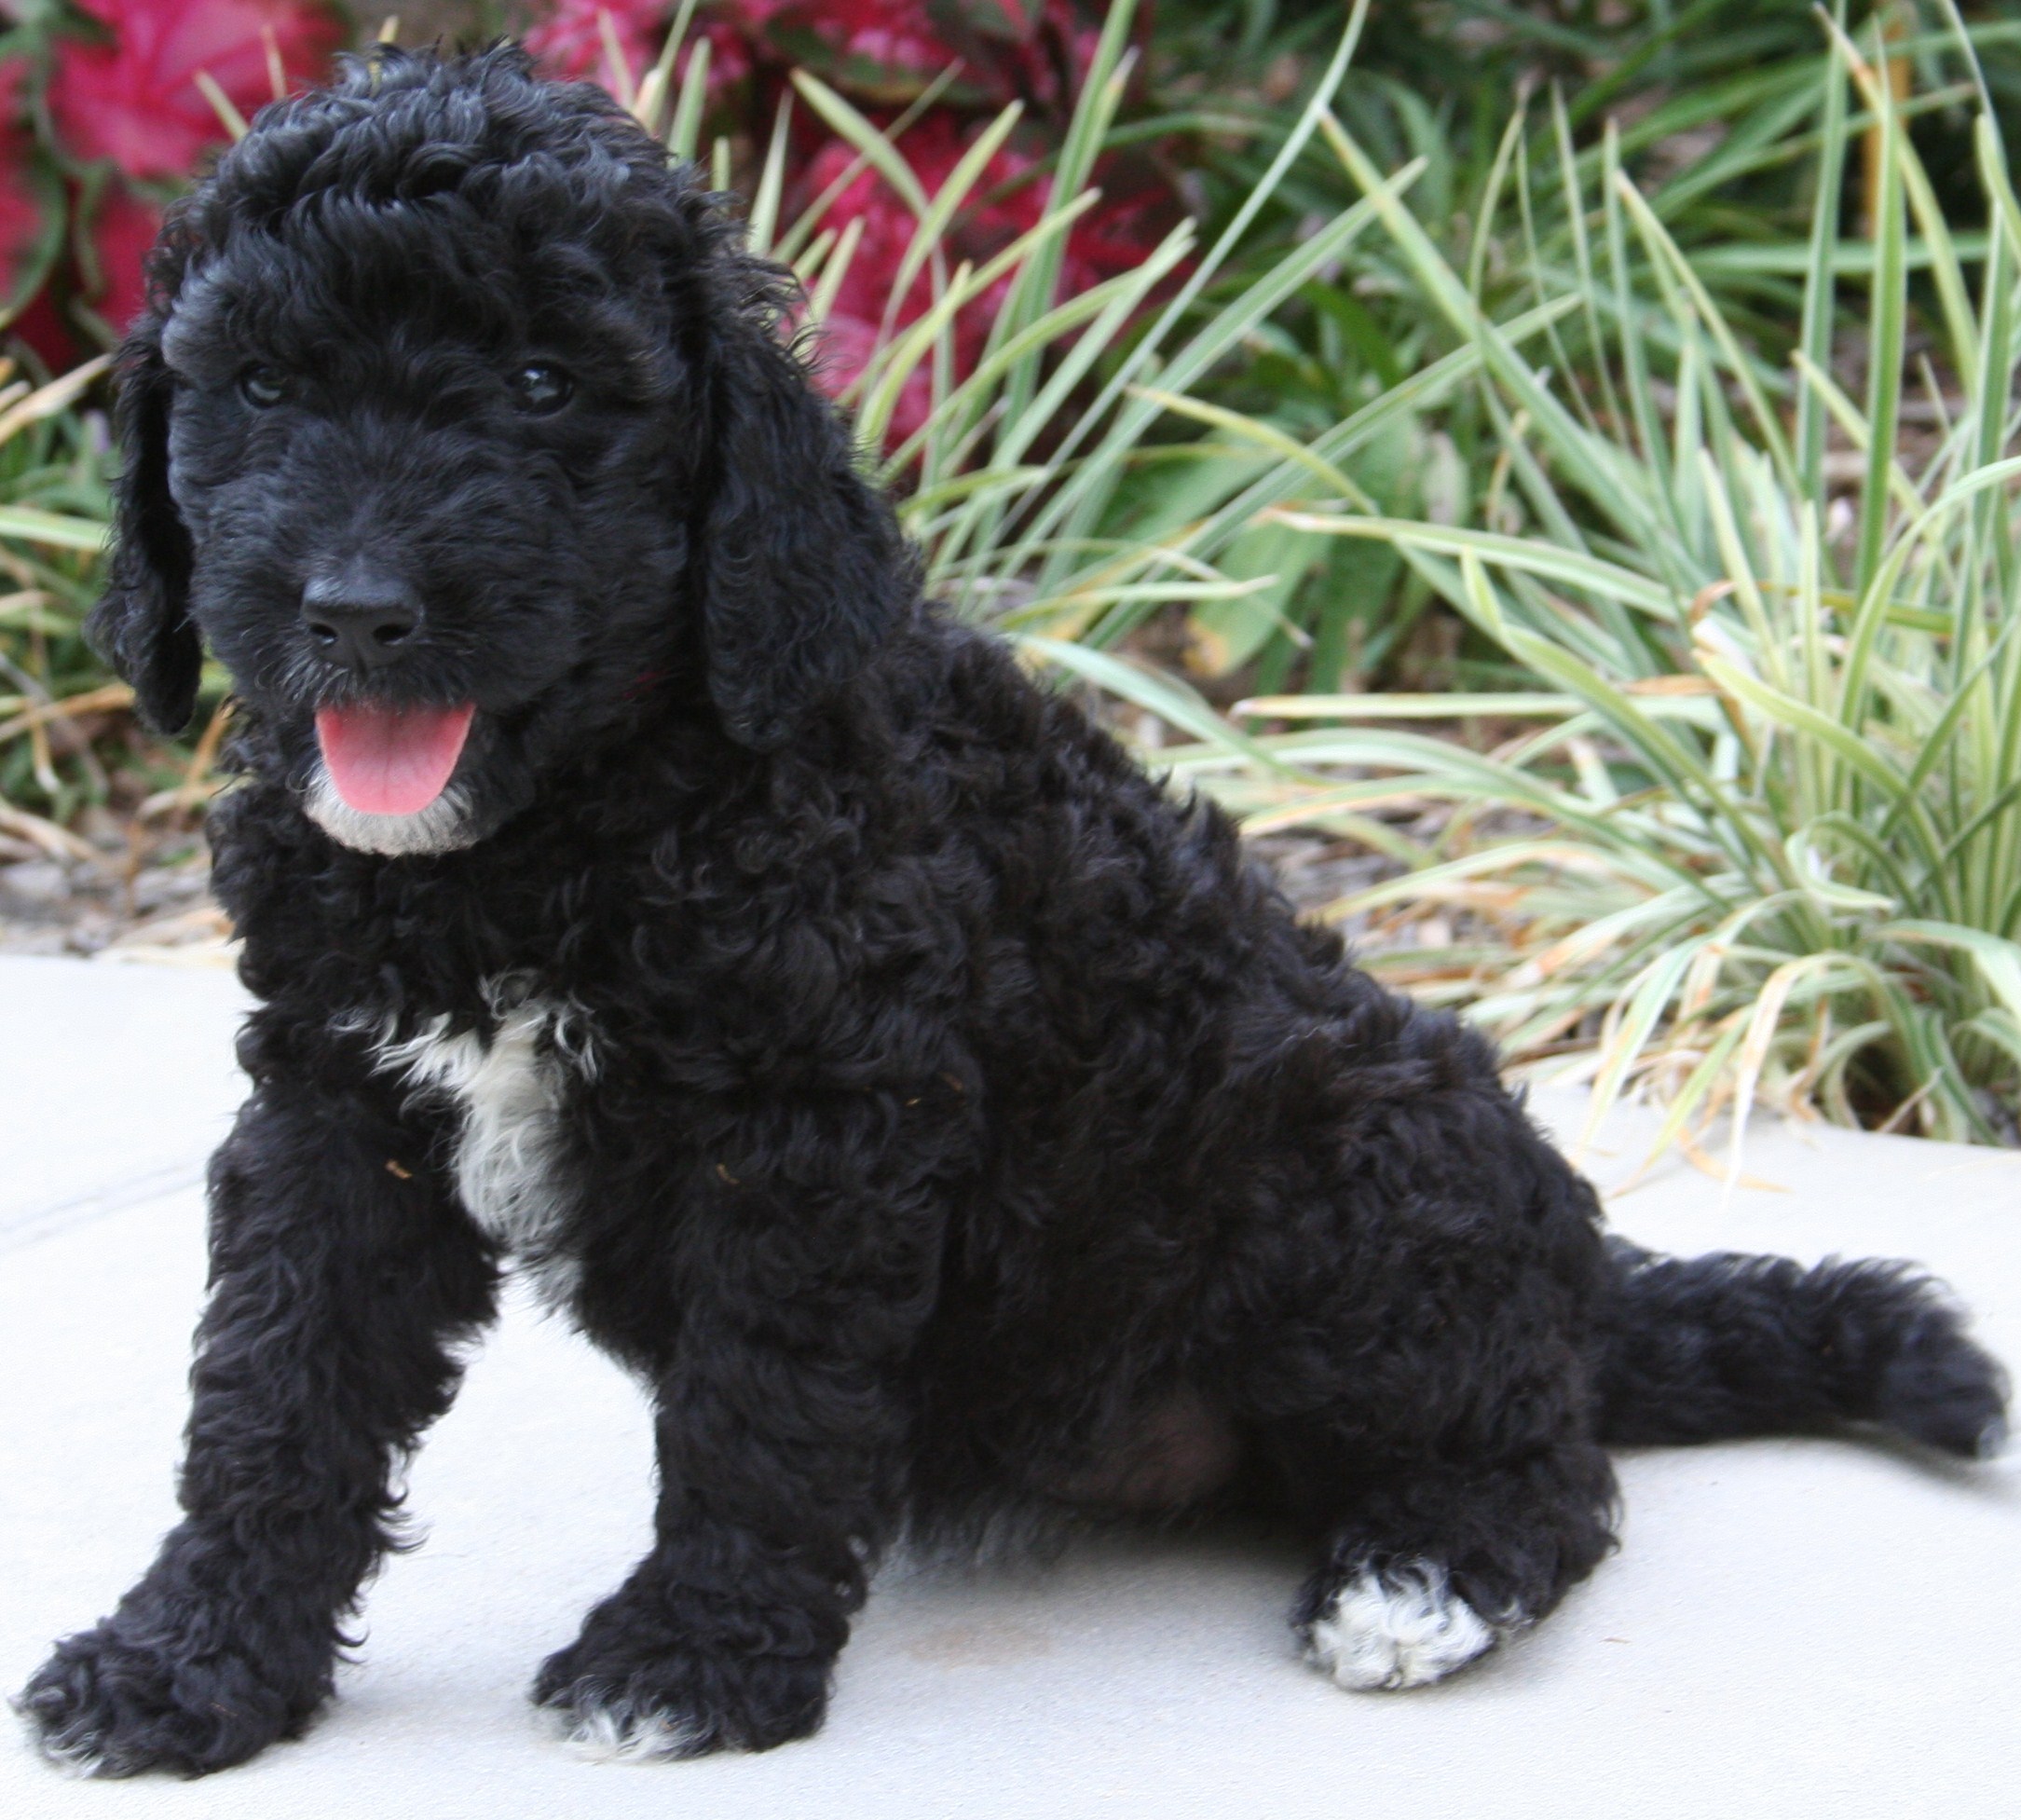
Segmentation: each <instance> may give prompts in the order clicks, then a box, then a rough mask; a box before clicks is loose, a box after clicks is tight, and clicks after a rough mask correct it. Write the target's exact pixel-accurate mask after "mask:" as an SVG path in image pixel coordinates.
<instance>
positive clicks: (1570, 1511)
mask: <svg viewBox="0 0 2021 1820" xmlns="http://www.w3.org/2000/svg"><path fill="white" fill-rule="evenodd" d="M1357 1476H1358V1477H1359V1479H1360V1481H1361V1483H1360V1484H1359V1485H1358V1486H1357V1487H1356V1488H1355V1491H1354V1493H1353V1495H1352V1497H1351V1499H1350V1504H1351V1508H1350V1509H1349V1510H1348V1511H1347V1512H1345V1513H1344V1514H1342V1515H1340V1516H1339V1517H1338V1518H1337V1520H1336V1521H1335V1522H1334V1523H1333V1525H1332V1526H1331V1533H1330V1534H1329V1535H1328V1537H1327V1540H1326V1544H1325V1554H1324V1556H1323V1558H1322V1559H1321V1562H1320V1564H1319V1566H1318V1568H1317V1569H1316V1570H1315V1571H1314V1573H1313V1575H1312V1577H1311V1579H1310V1580H1308V1581H1306V1583H1305V1586H1304V1591H1303V1592H1302V1593H1301V1594H1300V1595H1299V1600H1298V1603H1297V1606H1296V1608H1294V1610H1293V1612H1292V1625H1293V1628H1294V1629H1295V1630H1296V1631H1297V1633H1298V1635H1299V1637H1300V1639H1301V1640H1302V1641H1303V1642H1304V1646H1305V1654H1306V1659H1307V1660H1308V1661H1309V1662H1310V1663H1312V1664H1313V1665H1314V1666H1315V1667H1317V1668H1318V1669H1319V1670H1320V1671H1321V1672H1322V1673H1324V1674H1326V1675H1329V1676H1331V1677H1332V1678H1333V1679H1334V1680H1335V1681H1337V1682H1338V1683H1339V1684H1340V1685H1341V1686H1342V1687H1344V1688H1353V1689H1375V1688H1409V1687H1418V1686H1422V1685H1423V1684H1425V1683H1426V1682H1429V1681H1436V1680H1439V1679H1441V1677H1442V1676H1446V1675H1449V1674H1451V1673H1452V1672H1453V1671H1454V1669H1456V1668H1460V1667H1462V1666H1464V1665H1465V1664H1466V1663H1469V1662H1471V1661H1473V1660H1474V1659H1475V1658H1476V1657H1478V1656H1481V1655H1484V1654H1485V1653H1486V1652H1487V1651H1488V1650H1489V1649H1493V1648H1494V1647H1495V1644H1496V1643H1498V1642H1500V1641H1501V1640H1502V1639H1503V1638H1504V1637H1507V1636H1509V1635H1514V1634H1515V1633H1516V1632H1518V1631H1521V1630H1523V1629H1524V1628H1525V1627H1527V1626H1528V1625H1530V1624H1533V1623H1535V1622H1536V1621H1537V1620H1538V1619H1540V1618H1542V1617H1544V1616H1545V1615H1546V1614H1547V1613H1549V1612H1550V1610H1551V1609H1552V1608H1553V1607H1555V1606H1556V1605H1557V1603H1558V1601H1559V1600H1560V1599H1561V1598H1562V1597H1563V1596H1564V1593H1565V1591H1566V1589H1567V1588H1568V1587H1570V1586H1572V1585H1573V1584H1575V1583H1576V1582H1577V1581H1580V1580H1582V1579H1584V1578H1585V1576H1586V1575H1587V1574H1588V1573H1589V1572H1591V1569H1592V1567H1593V1566H1594V1564H1595V1563H1596V1562H1597V1561H1598V1560H1599V1559H1600V1557H1601V1556H1602V1555H1603V1554H1604V1553H1605V1552H1606V1551H1607V1549H1608V1547H1609V1546H1610V1544H1611V1542H1612V1535H1611V1533H1610V1529H1609V1525H1608V1516H1609V1512H1610V1507H1611V1503H1612V1499H1613V1493H1614V1477H1613V1473H1612V1471H1611V1470H1610V1469H1609V1467H1608V1464H1607V1459H1606V1456H1605V1454H1604V1453H1602V1452H1601V1450H1600V1449H1599V1447H1598V1446H1596V1445H1594V1444H1591V1442H1584V1441H1577V1440H1568V1441H1565V1442H1563V1443H1560V1444H1557V1445H1555V1446H1550V1447H1546V1448H1542V1449H1539V1450H1538V1451H1536V1452H1535V1453H1533V1454H1531V1455H1529V1456H1527V1457H1523V1458H1522V1459H1517V1460H1510V1461H1506V1462H1500V1463H1497V1464H1495V1465H1493V1466H1486V1467H1480V1466H1473V1467H1457V1466H1453V1465H1450V1464H1446V1463H1442V1462H1433V1461H1427V1460H1411V1461H1405V1460H1399V1461H1396V1462H1393V1463H1391V1464H1390V1465H1389V1466H1388V1467H1387V1468H1386V1469H1385V1470H1383V1471H1377V1472H1373V1473H1371V1472H1367V1471H1363V1472H1362V1473H1360V1474H1358V1475H1357Z"/></svg>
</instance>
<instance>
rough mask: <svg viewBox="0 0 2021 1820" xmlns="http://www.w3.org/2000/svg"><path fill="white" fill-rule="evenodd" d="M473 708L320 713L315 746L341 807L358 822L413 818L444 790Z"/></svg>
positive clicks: (467, 734) (343, 709)
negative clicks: (389, 817)
mask: <svg viewBox="0 0 2021 1820" xmlns="http://www.w3.org/2000/svg"><path fill="white" fill-rule="evenodd" d="M475 713H476V708H475V707H474V706H473V705H471V703H469V702H465V703H463V704H462V705H460V706H457V707H382V706H376V705H371V704H366V705H361V706H354V707H326V708H318V709H317V711H316V738H317V741H318V743H319V744H320V745H321V747H322V761H323V764H324V766H325V768H326V769H327V770H328V771H329V773H330V782H331V784H332V785H333V786H334V787H335V789H336V793H337V795H338V796H339V797H341V798H342V799H343V800H344V803H345V805H346V807H348V808H351V809H355V810H357V811H358V812H359V813H360V814H365V815H413V814H419V813H420V812H421V811H422V810H423V809H426V808H427V807H428V806H429V804H430V803H431V802H433V801H435V799H436V798H437V797H439V796H440V795H441V794H442V793H443V791H444V789H445V788H446V787H448V783H449V778H450V774H451V773H453V772H454V771H455V770H456V768H457V759H460V758H461V757H462V756H463V743H464V741H465V740H466V739H468V738H469V737H470V731H471V716H472V715H474V714H475Z"/></svg>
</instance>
